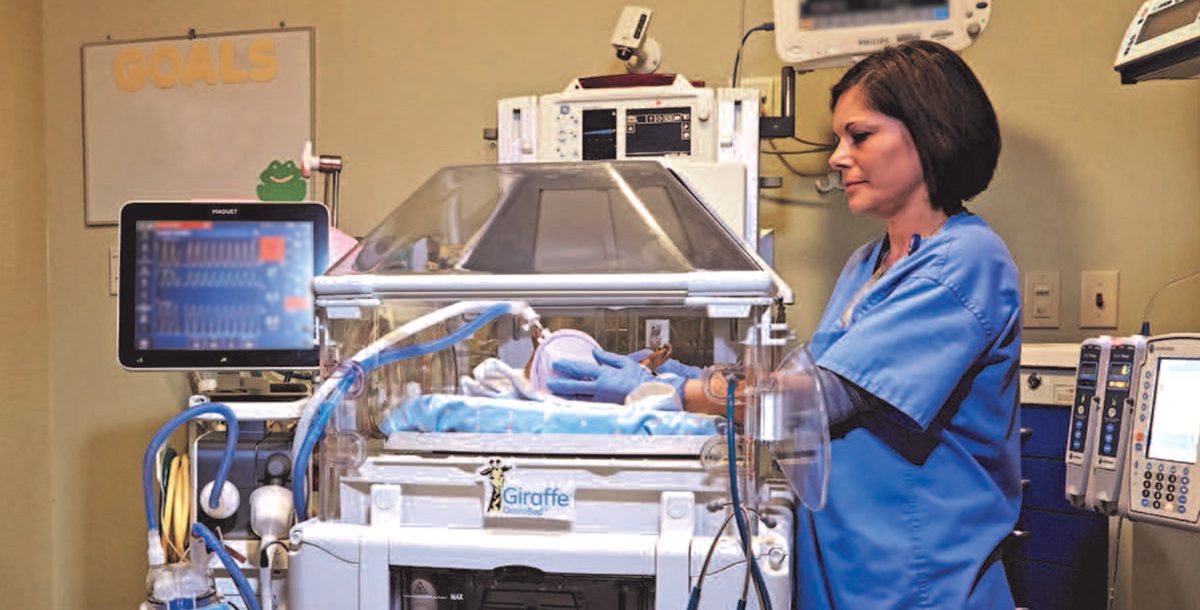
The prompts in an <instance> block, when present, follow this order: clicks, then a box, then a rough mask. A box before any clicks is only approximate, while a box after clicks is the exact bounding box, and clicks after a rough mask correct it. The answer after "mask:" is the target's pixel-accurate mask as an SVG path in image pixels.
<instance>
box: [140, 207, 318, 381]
mask: <svg viewBox="0 0 1200 610" xmlns="http://www.w3.org/2000/svg"><path fill="white" fill-rule="evenodd" d="M328 231H329V220H328V214H327V212H326V210H325V207H324V206H323V205H321V204H318V203H234V202H223V203H207V202H206V203H191V202H130V203H127V204H125V206H124V207H122V208H121V224H120V235H121V266H120V273H121V275H120V293H119V298H118V311H119V320H118V333H117V355H118V360H119V361H120V363H121V366H123V367H125V368H128V369H200V370H214V369H232V370H247V369H250V370H263V369H277V370H293V369H304V368H316V367H317V366H318V352H317V337H316V330H315V329H316V318H315V311H314V306H313V305H314V304H313V295H312V279H313V276H314V275H316V274H319V273H321V272H323V271H324V270H325V268H326V266H327V265H326V264H327V257H328V254H327V252H328Z"/></svg>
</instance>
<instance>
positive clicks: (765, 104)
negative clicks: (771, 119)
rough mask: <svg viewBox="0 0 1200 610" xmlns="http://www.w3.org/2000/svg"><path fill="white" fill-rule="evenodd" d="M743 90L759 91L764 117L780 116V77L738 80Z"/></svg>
mask: <svg viewBox="0 0 1200 610" xmlns="http://www.w3.org/2000/svg"><path fill="white" fill-rule="evenodd" d="M738 87H739V88H741V89H758V98H759V99H760V100H762V116H779V77H778V76H747V77H744V78H740V79H738Z"/></svg>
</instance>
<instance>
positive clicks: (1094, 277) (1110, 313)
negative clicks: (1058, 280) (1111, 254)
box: [1079, 271, 1119, 328]
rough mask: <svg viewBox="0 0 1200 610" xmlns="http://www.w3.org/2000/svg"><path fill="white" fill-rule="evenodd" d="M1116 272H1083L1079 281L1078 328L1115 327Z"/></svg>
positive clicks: (1117, 276)
mask: <svg viewBox="0 0 1200 610" xmlns="http://www.w3.org/2000/svg"><path fill="white" fill-rule="evenodd" d="M1118 279H1119V273H1118V272H1117V271H1084V272H1083V274H1082V275H1080V280H1079V327H1080V328H1116V327H1117V283H1118Z"/></svg>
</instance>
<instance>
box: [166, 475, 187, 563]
mask: <svg viewBox="0 0 1200 610" xmlns="http://www.w3.org/2000/svg"><path fill="white" fill-rule="evenodd" d="M180 466H181V464H180V461H179V456H175V457H174V459H172V461H170V470H169V478H168V479H167V492H166V494H164V495H163V498H162V536H163V542H164V545H166V549H167V561H168V563H173V562H175V561H179V558H180V556H181V555H180V549H179V546H176V545H175V538H174V536H173V532H174V528H175V521H176V520H178V516H176V513H175V497H176V496H179V488H180V484H182V480H181V478H180Z"/></svg>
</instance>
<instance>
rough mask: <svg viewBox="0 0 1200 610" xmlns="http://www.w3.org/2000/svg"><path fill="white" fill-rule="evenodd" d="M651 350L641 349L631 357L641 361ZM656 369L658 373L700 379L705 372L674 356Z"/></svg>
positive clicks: (630, 355)
mask: <svg viewBox="0 0 1200 610" xmlns="http://www.w3.org/2000/svg"><path fill="white" fill-rule="evenodd" d="M650 352H651V350H648V349H640V350H638V351H636V352H633V353H632V354H629V357H630V358H633V359H634V360H636V361H638V362H641V360H642V358H645V357H646V356H649V355H650ZM654 371H655V372H656V373H670V374H672V375H678V376H680V377H683V378H684V379H699V378H700V375H701V374H702V373H704V369H702V368H700V367H698V366H692V365H690V364H684V363H682V362H680V361H678V360H676V359H674V358H668V359H667V361H666V362H664V363H662V366H660V367H658V368H657V369H654Z"/></svg>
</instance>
